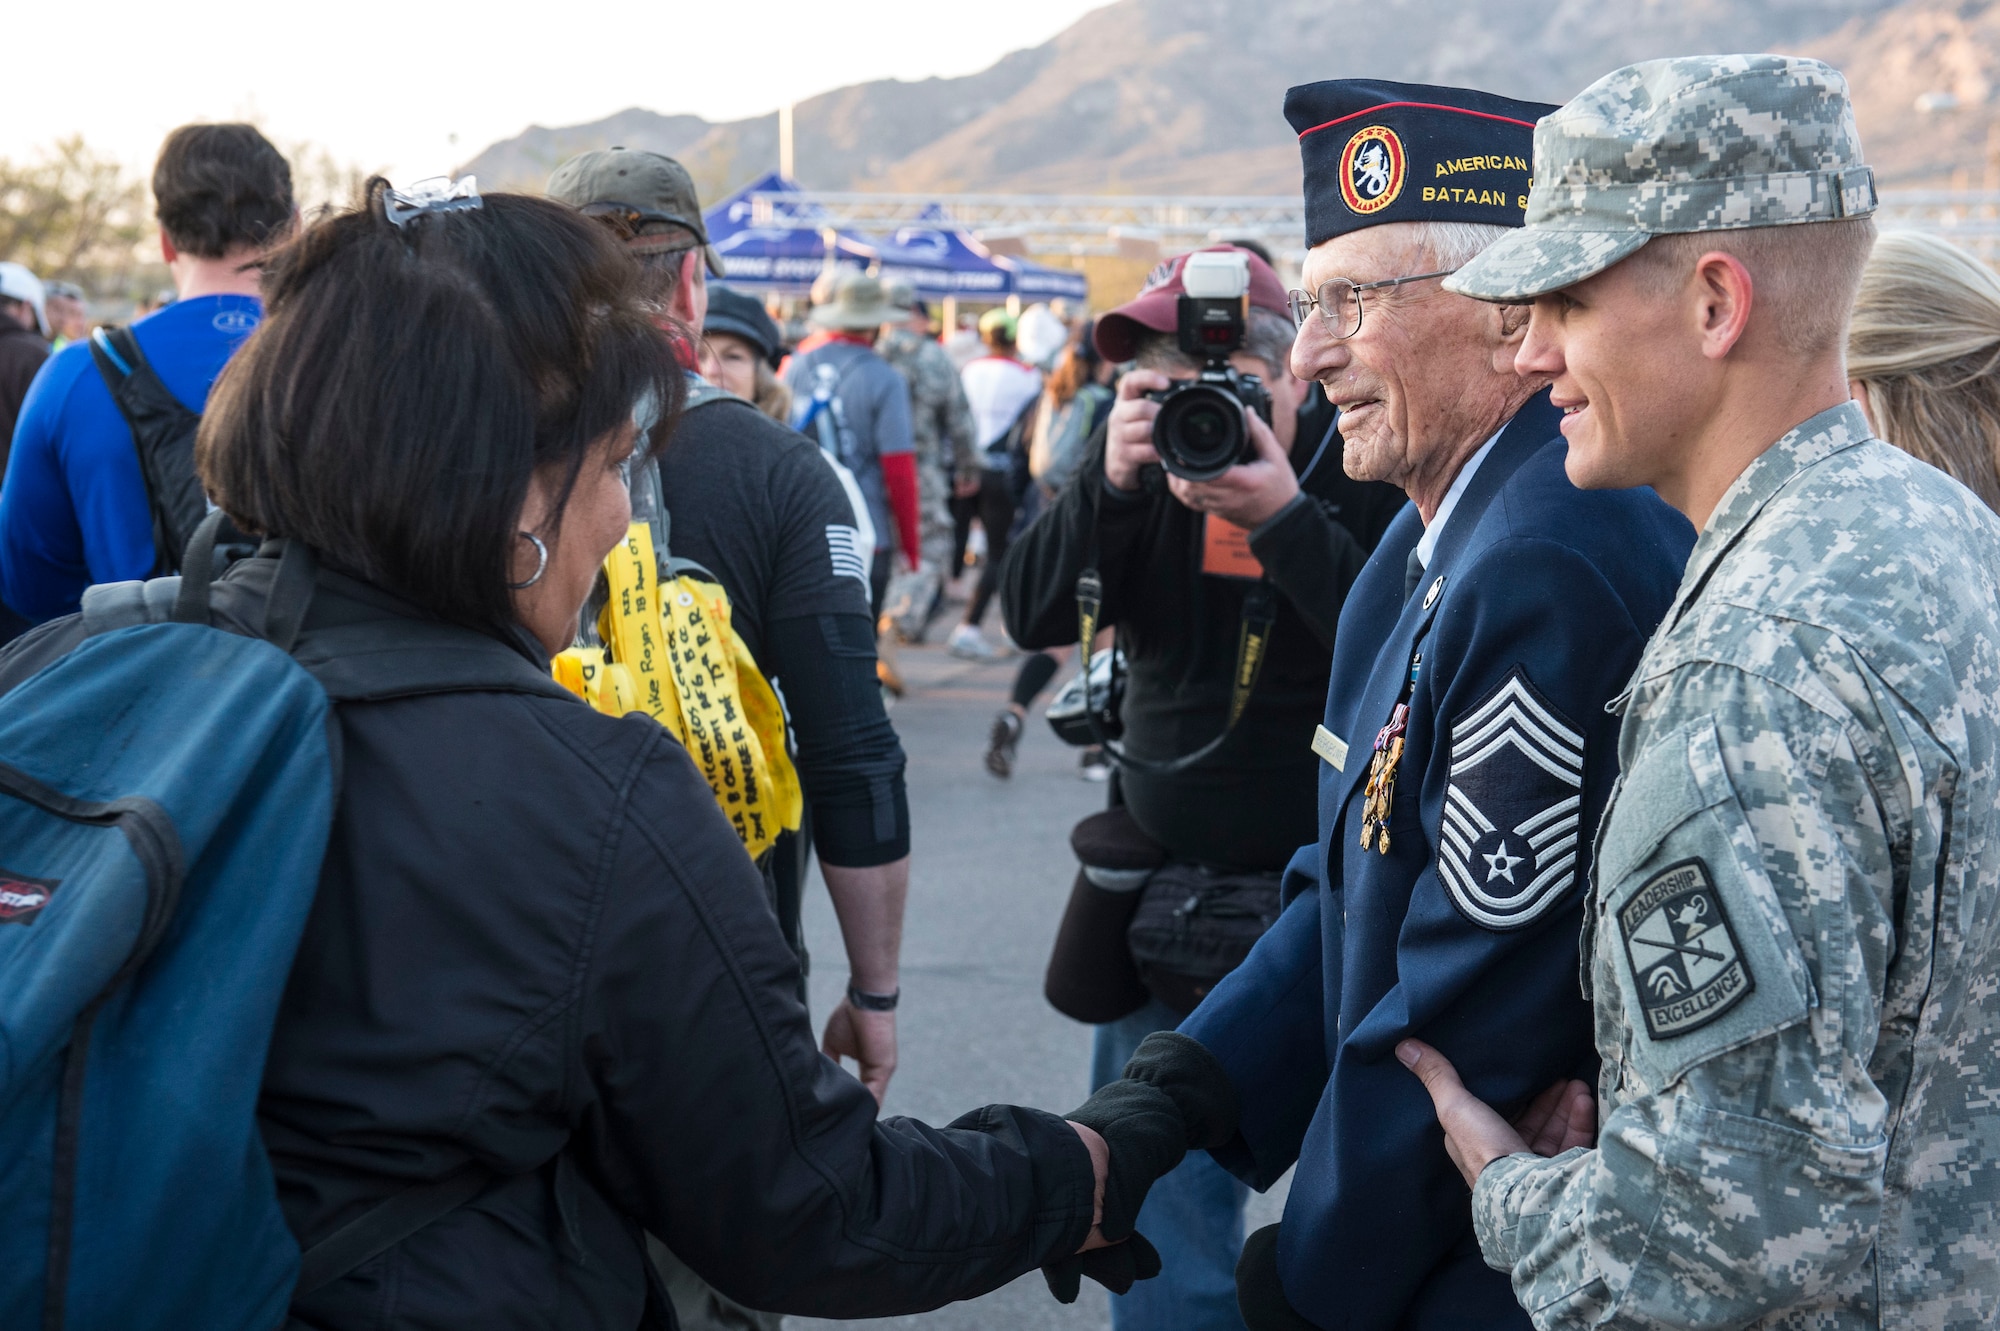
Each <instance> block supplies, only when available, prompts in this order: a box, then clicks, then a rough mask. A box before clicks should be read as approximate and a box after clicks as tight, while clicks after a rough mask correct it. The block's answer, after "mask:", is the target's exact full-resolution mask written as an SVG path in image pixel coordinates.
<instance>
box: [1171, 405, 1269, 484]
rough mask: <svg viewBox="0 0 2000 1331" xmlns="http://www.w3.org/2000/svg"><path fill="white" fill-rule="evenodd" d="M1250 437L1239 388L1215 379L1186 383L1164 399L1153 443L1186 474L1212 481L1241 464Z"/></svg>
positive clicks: (1178, 473) (1191, 478) (1188, 477)
mask: <svg viewBox="0 0 2000 1331" xmlns="http://www.w3.org/2000/svg"><path fill="white" fill-rule="evenodd" d="M1246 438H1247V435H1246V434H1245V432H1244V426H1243V407H1242V404H1241V403H1239V402H1238V401H1237V400H1236V395H1235V394H1234V393H1230V392H1226V391H1224V390H1222V389H1219V388H1216V387H1214V386H1212V385H1209V384H1203V383H1191V384H1181V385H1179V386H1178V387H1176V388H1175V389H1174V390H1172V391H1171V392H1169V393H1168V394H1167V395H1166V397H1165V399H1164V400H1163V401H1162V402H1161V403H1160V414H1159V415H1158V416H1157V417H1156V418H1154V421H1153V447H1154V449H1155V450H1156V451H1157V452H1158V453H1159V455H1160V462H1161V464H1162V465H1164V466H1165V467H1166V469H1167V470H1168V471H1170V472H1172V473H1173V474H1174V475H1176V476H1179V477H1180V478H1181V479H1183V480H1189V481H1211V480H1214V479H1215V478H1216V477H1217V476H1220V475H1222V473H1223V472H1225V471H1228V470H1229V469H1230V468H1231V467H1232V466H1234V465H1236V462H1237V460H1238V459H1239V458H1240V457H1241V456H1242V455H1243V451H1244V450H1243V445H1244V442H1245V440H1246Z"/></svg>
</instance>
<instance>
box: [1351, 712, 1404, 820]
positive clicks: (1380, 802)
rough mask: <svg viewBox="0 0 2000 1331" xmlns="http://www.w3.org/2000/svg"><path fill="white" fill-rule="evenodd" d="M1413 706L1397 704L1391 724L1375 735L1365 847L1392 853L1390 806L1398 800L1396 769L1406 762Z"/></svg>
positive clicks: (1366, 792) (1365, 798)
mask: <svg viewBox="0 0 2000 1331" xmlns="http://www.w3.org/2000/svg"><path fill="white" fill-rule="evenodd" d="M1409 721H1410V708H1409V704H1407V703H1400V702H1399V703H1397V704H1396V710H1395V711H1393V712H1391V713H1390V714H1389V724H1388V725H1386V726H1383V727H1382V729H1381V730H1379V731H1377V732H1376V734H1375V751H1374V753H1373V754H1372V755H1371V756H1370V757H1369V759H1368V784H1367V785H1366V786H1364V787H1362V802H1361V848H1362V849H1363V850H1367V849H1369V848H1370V843H1371V842H1373V848H1374V849H1375V850H1376V851H1378V852H1380V853H1381V854H1384V855H1387V854H1388V853H1389V807H1390V806H1391V805H1392V804H1394V803H1395V802H1396V768H1397V766H1398V765H1399V764H1400V763H1401V762H1402V761H1403V735H1404V732H1405V731H1407V730H1408V729H1409Z"/></svg>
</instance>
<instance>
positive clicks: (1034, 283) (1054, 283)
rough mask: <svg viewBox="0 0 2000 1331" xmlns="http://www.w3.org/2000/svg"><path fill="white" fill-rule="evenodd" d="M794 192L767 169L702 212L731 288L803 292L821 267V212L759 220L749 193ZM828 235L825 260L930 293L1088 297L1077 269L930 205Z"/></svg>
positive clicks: (991, 298)
mask: <svg viewBox="0 0 2000 1331" xmlns="http://www.w3.org/2000/svg"><path fill="white" fill-rule="evenodd" d="M801 192H802V191H801V190H800V189H799V187H798V185H797V184H796V183H795V182H793V181H790V180H787V179H785V177H783V176H781V175H779V174H778V173H777V172H775V171H772V172H769V173H767V174H765V175H763V176H761V177H759V178H758V179H756V180H753V181H751V182H750V183H749V184H748V185H745V186H744V187H743V188H742V189H740V190H738V191H736V193H734V194H732V195H730V196H729V197H728V198H727V199H724V200H723V201H722V202H721V203H718V204H717V205H716V206H715V207H713V208H711V209H710V210H709V211H708V212H707V213H706V214H704V215H703V219H702V220H703V222H704V223H705V224H706V225H707V227H708V238H709V241H710V243H711V244H713V245H714V246H715V248H716V251H717V252H718V253H720V254H721V255H722V265H723V267H724V268H725V269H726V270H727V271H728V278H727V280H728V282H729V284H730V285H731V286H741V287H750V288H756V289H761V290H767V291H769V290H780V291H802V290H805V289H806V288H808V287H810V286H812V284H813V279H814V278H816V277H818V276H819V275H820V273H821V272H822V271H824V270H825V268H826V266H827V263H828V254H827V239H828V235H829V232H828V229H827V228H825V227H822V226H817V225H814V224H813V223H814V221H815V219H816V218H817V217H819V216H824V212H823V210H821V209H819V208H817V207H807V208H804V209H787V210H786V212H787V217H786V219H785V220H784V221H782V222H780V221H778V220H776V219H772V220H771V221H769V222H768V223H766V224H763V225H759V224H758V223H757V221H756V218H755V204H754V203H753V202H752V196H753V195H757V194H798V193H801ZM831 236H832V240H833V255H832V262H834V263H836V264H854V265H856V266H859V267H862V268H868V269H871V270H873V271H874V272H876V273H877V274H878V275H879V276H881V277H883V278H885V279H891V280H893V279H897V278H900V279H902V280H904V281H906V282H908V283H910V285H911V286H912V287H914V288H915V289H916V291H917V292H918V294H920V295H923V296H927V297H931V298H933V299H936V298H941V297H944V296H955V297H958V298H960V299H963V300H972V301H979V300H986V301H992V302H994V303H998V302H1000V301H1003V300H1005V299H1007V297H1009V296H1019V297H1021V298H1022V299H1023V300H1027V301H1037V300H1053V299H1056V298H1058V297H1062V298H1067V299H1069V300H1079V301H1080V300H1083V299H1085V298H1086V297H1087V296H1088V295H1089V287H1088V284H1087V283H1086V282H1085V281H1084V276H1083V274H1082V273H1078V272H1071V271H1070V270H1068V269H1064V268H1047V267H1044V266H1042V265H1041V264H1038V263H1030V262H1028V261H1027V260H1026V259H1016V258H1011V257H1008V256H1003V255H996V254H993V253H991V252H989V251H988V250H987V248H986V247H985V246H984V245H981V244H980V243H979V242H978V241H977V240H975V239H974V238H972V237H971V236H969V235H967V234H966V233H965V232H963V231H960V230H958V229H956V228H954V227H953V226H952V225H951V222H950V219H949V218H947V217H946V216H945V213H944V209H942V208H941V207H939V206H938V205H936V204H932V205H931V206H929V207H928V208H926V209H924V211H923V212H922V213H921V214H919V215H918V219H917V221H916V222H915V223H914V224H912V225H910V226H905V227H902V228H899V229H898V230H897V231H896V232H895V233H894V234H893V235H889V236H885V237H882V238H880V239H871V238H869V237H865V236H861V235H857V234H855V233H853V232H850V231H835V232H832V233H831Z"/></svg>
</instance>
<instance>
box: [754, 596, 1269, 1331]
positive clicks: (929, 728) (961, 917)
mask: <svg viewBox="0 0 2000 1331" xmlns="http://www.w3.org/2000/svg"><path fill="white" fill-rule="evenodd" d="M939 636H942V634H941V633H940V634H939ZM902 666H903V672H904V675H905V677H906V678H907V680H908V681H909V683H910V686H911V687H910V691H909V695H908V696H907V697H905V698H903V699H902V700H901V701H900V702H898V703H897V704H896V707H895V709H894V711H893V712H892V713H891V718H892V719H893V720H894V722H895V724H896V729H897V730H898V732H900V733H901V735H902V737H903V747H904V749H905V750H907V751H908V753H909V759H910V767H909V785H910V805H911V818H912V823H913V825H914V838H915V839H914V845H913V847H912V856H913V859H912V864H913V873H912V879H911V889H910V907H909V917H908V924H907V933H906V935H905V939H904V943H903V1006H902V1015H901V1021H900V1026H901V1032H900V1033H901V1041H902V1047H901V1066H900V1068H899V1070H898V1072H897V1074H896V1079H895V1081H894V1082H893V1083H891V1085H890V1088H889V1099H888V1104H887V1105H886V1106H885V1108H886V1112H888V1113H892V1114H909V1115H913V1116H915V1117H917V1118H921V1119H925V1120H927V1121H929V1122H932V1123H943V1122H947V1121H949V1120H950V1119H952V1118H955V1117H957V1116H958V1115H959V1114H962V1113H964V1112H965V1111H966V1110H968V1109H972V1108H975V1107H977V1106H979V1105H982V1104H986V1103H988V1102H991V1101H1004V1102H1013V1103H1019V1104H1028V1105H1037V1106H1041V1107H1043V1108H1048V1109H1053V1110H1057V1111H1060V1110H1063V1109H1067V1108H1070V1107H1072V1106H1074V1105H1075V1104H1076V1103H1077V1102H1078V1101H1080V1100H1082V1099H1083V1097H1084V1095H1085V1093H1086V1085H1085V1083H1086V1077H1087V1068H1088V1062H1089V1054H1090V1031H1089V1028H1088V1027H1085V1026H1081V1025H1079V1024H1077V1023H1076V1022H1073V1021H1071V1020H1069V1019H1068V1018H1066V1017H1063V1016H1061V1015H1059V1014H1058V1013H1057V1012H1055V1010H1054V1009H1052V1008H1050V1007H1049V1005H1048V1004H1047V1003H1046V1002H1044V1001H1043V999H1042V993H1041V989H1042V971H1043V968H1044V966H1045V965H1046V964H1047V961H1048V955H1049V945H1050V942H1051V941H1052V940H1053V938H1054V937H1055V929H1056V923H1057V921H1058V920H1059V919H1060V918H1061V915H1062V908H1063V903H1064V902H1065V901H1066V900H1068V897H1069V888H1070V883H1071V881H1072V880H1073V879H1074V877H1075V875H1076V862H1075V860H1074V859H1072V858H1071V857H1070V854H1069V829H1070V827H1071V825H1072V824H1074V823H1075V822H1076V821H1077V820H1078V819H1079V818H1082V817H1084V816H1085V815H1086V814H1089V813H1091V812H1092V811H1094V810H1096V809H1098V808H1101V807H1103V800H1104V787H1103V786H1101V785H1097V784H1093V783H1089V782H1085V781H1083V780H1081V779H1079V777H1078V776H1077V769H1076V751H1075V750H1073V749H1068V748H1065V747H1064V746H1063V745H1062V744H1060V743H1059V742H1058V741H1057V740H1056V738H1055V736H1054V735H1053V734H1052V733H1051V732H1050V731H1049V728H1048V726H1047V725H1046V724H1044V723H1043V721H1042V720H1041V718H1040V715H1039V714H1036V715H1034V716H1031V717H1030V719H1029V724H1028V731H1027V734H1026V736H1025V737H1024V739H1023V742H1022V745H1021V755H1020V763H1019V765H1018V767H1017V768H1016V770H1015V774H1014V776H1013V778H1012V779H1011V780H1009V781H1004V782H1003V781H998V780H996V779H994V778H993V777H992V776H990V775H988V774H987V772H986V770H985V768H984V766H983V765H982V763H981V756H982V755H983V754H984V752H985V747H986V730H987V725H988V723H989V722H990V721H991V719H992V717H993V714H994V712H995V711H996V710H998V709H999V707H1000V706H1001V705H1002V704H1003V703H1004V702H1005V700H1006V696H1007V690H1008V687H1009V685H1010V684H1011V683H1012V680H1013V674H1014V672H1013V668H1012V667H1011V666H1010V665H1007V664H995V665H975V664H969V663H966V662H961V661H956V660H953V659H952V658H950V657H948V656H946V655H945V654H944V652H943V651H942V650H941V649H938V648H934V647H928V648H904V649H903V654H902ZM806 933H807V938H808V946H809V948H810V949H811V952H812V956H813V975H812V983H811V988H812V1005H813V1012H814V1014H815V1017H816V1018H823V1016H824V1014H825V1013H826V1011H827V1010H828V1008H829V1007H830V1006H831V1005H832V1004H833V1002H834V1001H835V1000H836V999H837V997H838V996H839V995H840V993H841V992H842V991H843V989H844V987H845V985H846V983H847V962H846V956H845V954H844V953H843V952H842V950H841V946H840V934H839V930H838V929H837V927H836V925H835V922H834V918H833V911H832V908H831V907H830V906H829V905H828V904H827V899H826V894H825V891H824V889H822V888H820V887H819V886H818V884H817V882H815V884H814V885H813V887H812V888H811V889H810V890H809V892H808V894H807V898H806ZM1284 1187H1285V1184H1284V1183H1282V1182H1281V1183H1280V1184H1279V1185H1278V1187H1277V1188H1274V1189H1273V1190H1272V1192H1271V1193H1270V1194H1268V1195H1266V1196H1263V1197H1254V1198H1252V1201H1251V1206H1250V1226H1251V1228H1253V1229H1254V1228H1256V1227H1257V1226H1259V1225H1263V1224H1269V1223H1271V1222H1272V1221H1275V1220H1276V1219H1277V1218H1278V1212H1279V1211H1280V1209H1281V1208H1282V1206H1283V1195H1284ZM1084 1289H1085V1292H1084V1294H1083V1297H1082V1298H1080V1299H1078V1300H1077V1302H1076V1303H1075V1304H1073V1305H1071V1306H1069V1307H1063V1306H1062V1305H1060V1304H1058V1303H1057V1302H1056V1301H1055V1300H1054V1299H1052V1298H1050V1297H1049V1294H1048V1290H1047V1287H1046V1286H1045V1285H1044V1284H1043V1283H1042V1278H1041V1276H1040V1275H1039V1274H1034V1273H1031V1274H1029V1275H1027V1276H1024V1277H1023V1278H1021V1279H1020V1280H1018V1281H1016V1282H1014V1283H1013V1284H1012V1285H1009V1286H1007V1287H1006V1288H1004V1289H1001V1290H997V1291H995V1292H994V1293H992V1294H989V1295H987V1296H986V1297H985V1298H983V1299H978V1300H975V1301H973V1302H970V1303H964V1304H957V1305H954V1306H952V1307H949V1308H945V1309H941V1310H939V1311H937V1312H933V1313H927V1314H924V1315H921V1316H913V1317H895V1318H886V1319H882V1320H880V1321H868V1322H832V1321H820V1320H816V1319H811V1318H800V1317H793V1318H789V1319H787V1322H786V1326H787V1327H788V1328H790V1331H808V1328H812V1329H814V1331H818V1329H820V1328H831V1327H881V1328H903V1327H909V1328H921V1331H974V1329H975V1328H976V1329H977V1331H995V1329H1003V1328H1004V1329H1005V1331H1016V1329H1018V1331H1084V1329H1085V1328H1088V1329H1090V1331H1097V1329H1099V1328H1107V1327H1109V1325H1110V1318H1109V1314H1108V1310H1107V1302H1106V1298H1105V1295H1104V1292H1103V1290H1102V1289H1101V1288H1100V1287H1099V1286H1096V1285H1094V1284H1091V1283H1090V1282H1088V1281H1086V1282H1085V1284H1084Z"/></svg>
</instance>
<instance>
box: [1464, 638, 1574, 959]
mask: <svg viewBox="0 0 2000 1331" xmlns="http://www.w3.org/2000/svg"><path fill="white" fill-rule="evenodd" d="M1582 810H1583V735H1582V733H1581V732H1579V731H1578V730H1577V729H1576V728H1575V727H1574V726H1572V725H1570V724H1569V722H1568V721H1567V720H1566V719H1565V718H1564V717H1563V716H1562V714H1561V713H1559V712H1557V711H1556V709H1555V708H1554V707H1553V706H1551V705H1550V703H1549V701H1548V699H1546V698H1544V697H1542V695H1541V694H1540V693H1538V692H1537V691H1536V689H1535V686H1534V685H1533V684H1532V683H1531V682H1529V679H1528V673H1527V671H1525V670H1523V669H1522V668H1521V667H1519V666H1516V667H1514V671H1513V673H1512V674H1510V675H1508V676H1507V678H1506V680H1505V681H1503V682H1502V683H1501V685H1500V687H1499V688H1497V689H1495V690H1494V691H1493V692H1492V693H1490V694H1488V695H1487V696H1486V698H1485V700H1484V701H1482V702H1480V703H1479V704H1478V705H1477V706H1475V707H1473V708H1472V709H1471V710H1470V711H1468V712H1466V713H1465V714H1463V715H1462V716H1460V717H1459V718H1458V719H1457V720H1455V721H1453V722H1452V723H1451V780H1450V784H1449V785H1448V786H1446V788H1445V794H1444V825H1443V827H1442V828H1440V829H1439V836H1438V842H1439V844H1438V877H1439V878H1440V879H1441V880H1442V881H1443V882H1444V887H1445V891H1446V892H1447V893H1449V894H1450V896H1451V901H1452V905H1454V906H1456V907H1457V908H1458V910H1459V913H1460V914H1462V915H1464V916H1465V917H1466V918H1467V919H1469V920H1471V921H1472V922H1473V923H1474V924H1477V925H1480V926H1481V927H1483V928H1487V929H1496V930H1507V929H1519V928H1522V927H1523V926H1525V925H1528V924H1530V923H1532V922H1534V921H1535V920H1537V919H1539V918H1541V916H1542V915H1543V914H1544V913H1545V912H1546V911H1547V910H1548V909H1549V907H1550V906H1552V905H1554V904H1555V902H1556V901H1558V900H1560V899H1561V898H1562V896H1563V895H1564V894H1565V893H1566V892H1568V891H1569V889H1570V887H1571V885H1572V884H1574V883H1575V881H1576V865H1577V831H1578V827H1579V825H1580V823H1581V820H1582Z"/></svg>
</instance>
